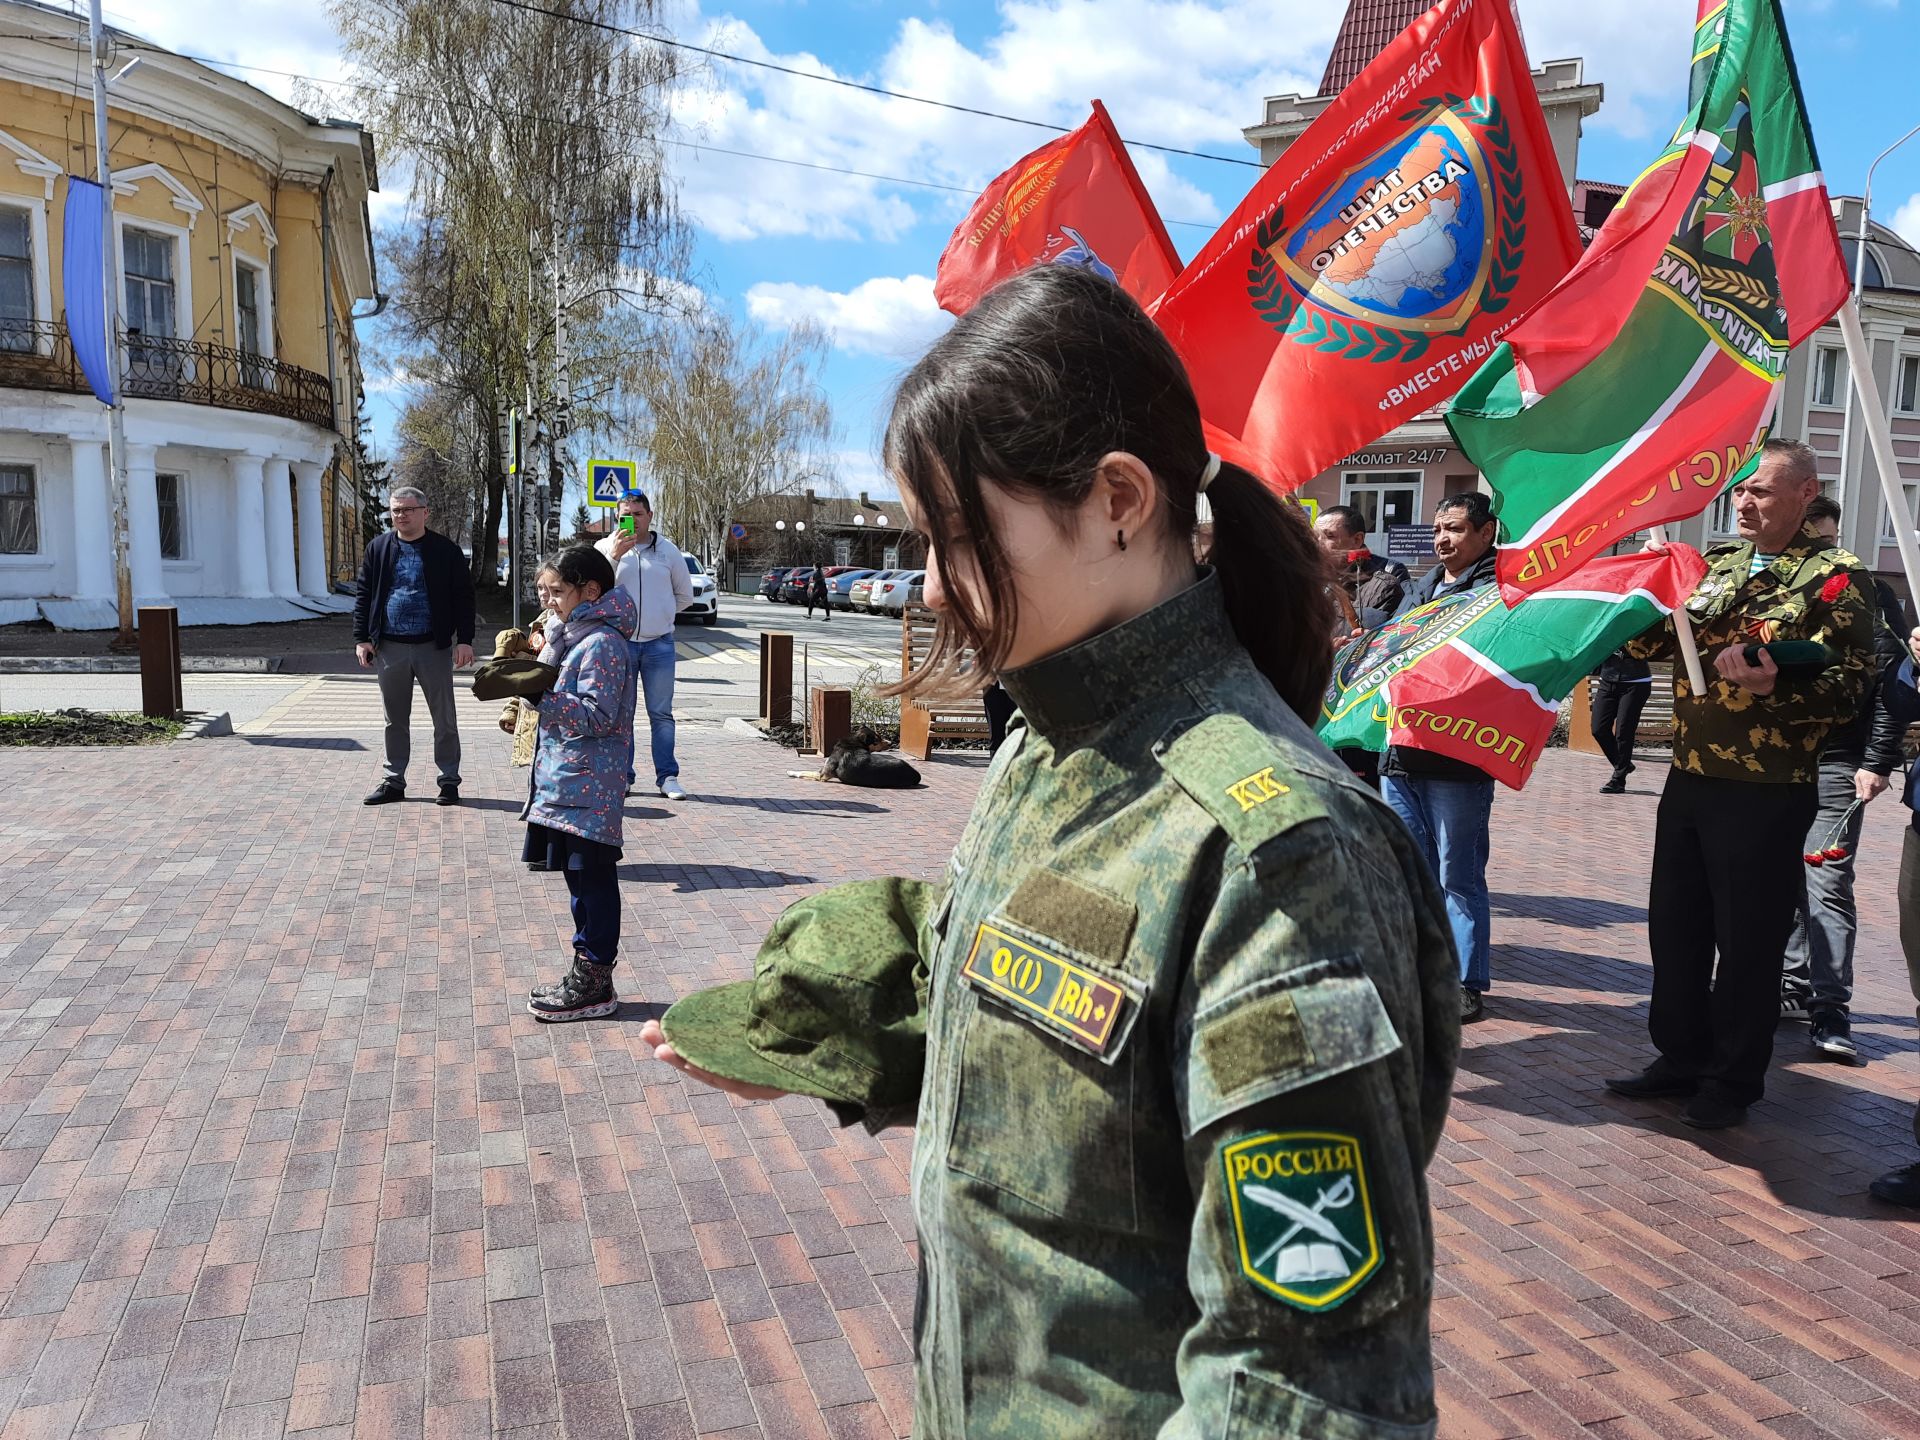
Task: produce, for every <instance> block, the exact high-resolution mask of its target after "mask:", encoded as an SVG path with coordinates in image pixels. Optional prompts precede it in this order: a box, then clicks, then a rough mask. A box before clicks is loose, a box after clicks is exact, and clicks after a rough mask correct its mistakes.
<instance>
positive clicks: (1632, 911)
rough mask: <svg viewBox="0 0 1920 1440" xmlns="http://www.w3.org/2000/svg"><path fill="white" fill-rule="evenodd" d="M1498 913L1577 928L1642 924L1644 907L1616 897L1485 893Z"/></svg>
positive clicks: (1645, 909) (1603, 927)
mask: <svg viewBox="0 0 1920 1440" xmlns="http://www.w3.org/2000/svg"><path fill="white" fill-rule="evenodd" d="M1487 899H1488V900H1490V901H1491V902H1492V904H1493V909H1494V912H1495V913H1496V914H1499V915H1516V916H1521V917H1524V918H1525V919H1528V920H1551V921H1553V923H1554V924H1556V925H1571V926H1573V927H1574V928H1575V929H1577V930H1603V929H1605V928H1606V927H1607V926H1609V925H1644V924H1646V923H1647V907H1646V906H1644V905H1622V904H1621V903H1620V902H1619V901H1617V900H1593V899H1589V898H1587V897H1585V896H1563V895H1502V894H1499V893H1498V892H1496V893H1494V894H1492V895H1489V896H1488V897H1487Z"/></svg>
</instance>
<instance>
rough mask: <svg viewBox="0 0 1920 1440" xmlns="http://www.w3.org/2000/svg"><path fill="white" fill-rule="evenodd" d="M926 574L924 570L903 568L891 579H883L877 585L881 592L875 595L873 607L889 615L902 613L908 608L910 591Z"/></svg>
mask: <svg viewBox="0 0 1920 1440" xmlns="http://www.w3.org/2000/svg"><path fill="white" fill-rule="evenodd" d="M926 576H927V572H926V571H924V570H901V571H899V572H898V573H896V574H895V575H894V577H893V578H892V579H891V580H884V581H882V582H881V583H880V584H879V585H878V586H877V587H875V588H876V589H877V590H878V591H879V593H878V594H877V595H875V596H874V597H873V608H874V609H876V610H878V611H880V612H881V613H883V614H887V615H898V614H900V613H901V612H902V611H904V610H905V609H906V608H907V593H908V591H910V590H911V589H912V588H913V587H914V586H915V585H918V584H919V583H920V582H921V581H923V580H924V579H926Z"/></svg>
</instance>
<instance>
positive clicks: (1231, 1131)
mask: <svg viewBox="0 0 1920 1440" xmlns="http://www.w3.org/2000/svg"><path fill="white" fill-rule="evenodd" d="M886 461H887V466H888V469H889V470H890V471H891V472H892V473H893V474H894V476H895V477H896V478H897V479H898V480H899V482H900V484H901V486H902V487H903V501H904V503H905V506H906V508H907V510H908V512H909V514H910V516H911V518H912V520H913V523H914V525H915V528H916V529H919V530H921V531H922V532H923V533H925V534H926V535H927V536H928V537H929V540H930V542H931V553H930V555H929V557H928V565H927V579H926V597H927V603H928V604H929V605H930V606H932V607H933V608H934V609H936V610H937V611H939V612H940V617H941V622H940V634H939V638H938V640H937V642H936V644H935V647H934V650H933V654H932V656H931V658H930V659H929V660H928V662H927V664H926V666H925V667H924V668H923V669H922V670H921V671H920V672H919V673H917V674H916V675H914V676H913V677H911V679H910V680H909V682H908V688H909V689H911V690H915V691H921V692H925V691H930V690H937V689H939V688H942V687H949V688H951V687H963V688H964V687H969V686H970V687H971V688H975V689H977V688H978V686H979V677H980V676H982V675H983V674H997V675H998V676H999V677H1000V679H1001V682H1002V683H1003V684H1004V685H1005V686H1006V689H1007V692H1008V694H1009V695H1011V696H1012V697H1013V699H1014V700H1015V701H1016V702H1017V704H1018V707H1019V714H1018V715H1017V716H1016V718H1015V720H1014V722H1013V725H1012V728H1011V730H1010V732H1009V734H1008V736H1007V740H1006V743H1005V744H1004V745H1003V746H1002V748H1001V750H1000V752H999V753H998V754H997V755H996V756H995V757H994V760H993V763H992V765H991V766H990V768H989V769H988V771H987V774H986V777H985V779H984V781H983V783H982V785H981V788H980V792H979V797H978V800H977V801H976V803H975V806H974V810H973V817H972V819H971V821H970V823H969V825H968V827H967V830H966V833H965V835H964V836H963V837H962V839H961V841H960V844H959V847H958V848H957V850H956V851H955V853H954V855H953V858H952V860H951V862H950V864H949V866H948V870H947V874H946V878H945V881H944V883H943V884H942V885H939V886H937V887H936V886H925V885H919V884H917V883H916V882H876V881H867V882H856V884H854V885H852V886H844V887H841V888H840V889H839V890H835V891H829V892H827V893H825V894H823V895H818V896H815V897H813V898H811V899H809V900H806V901H802V902H801V903H800V904H799V905H797V906H795V907H793V908H792V909H790V910H789V911H788V912H787V914H786V915H785V916H783V917H782V919H781V921H780V922H779V924H778V926H776V929H775V931H774V934H773V935H772V936H771V937H770V938H769V941H768V943H767V945H766V946H765V947H763V949H762V951H761V955H760V957H759V959H758V960H757V961H756V978H755V980H753V981H751V982H748V983H747V984H746V985H744V986H736V987H727V988H726V989H723V990H719V991H708V992H704V993H703V994H702V995H698V996H693V997H689V998H688V999H687V1000H683V1001H682V1002H680V1004H679V1005H677V1006H675V1007H674V1010H672V1011H670V1012H669V1013H668V1014H667V1016H666V1017H665V1023H664V1026H662V1025H661V1024H660V1023H658V1022H650V1023H649V1025H648V1026H647V1028H646V1029H645V1031H644V1032H643V1038H644V1039H645V1040H647V1041H648V1042H649V1043H651V1044H653V1045H654V1046H655V1047H656V1055H657V1056H658V1058H660V1059H662V1060H664V1061H666V1062H667V1063H669V1064H673V1065H677V1066H679V1067H681V1068H683V1069H688V1070H690V1071H691V1072H692V1073H693V1074H694V1075H695V1076H696V1077H697V1078H699V1079H702V1080H706V1081H708V1082H709V1083H712V1084H715V1085H719V1086H721V1087H722V1088H725V1089H728V1090H730V1091H732V1092H733V1093H735V1094H737V1095H742V1096H749V1097H755V1096H767V1095H772V1094H777V1093H779V1092H781V1091H801V1092H804V1093H808V1094H815V1095H820V1096H823V1097H825V1098H827V1099H829V1100H830V1102H831V1103H832V1104H833V1105H834V1108H835V1110H836V1112H837V1113H838V1114H839V1116H840V1117H841V1118H842V1119H843V1120H846V1121H853V1120H859V1121H861V1122H863V1123H865V1124H866V1125H868V1126H869V1127H872V1128H876V1129H877V1128H879V1127H881V1126H884V1125H887V1124H889V1123H896V1122H900V1121H906V1120H914V1121H916V1123H917V1126H918V1134H917V1137H916V1143H915V1147H914V1158H913V1197H914V1211H915V1218H916V1222H917V1228H918V1239H919V1244H920V1267H921V1273H920V1285H919V1295H918V1304H917V1306H916V1310H917V1314H916V1317H915V1325H914V1330H915V1334H914V1339H915V1347H916V1353H917V1356H918V1367H917V1415H916V1419H915V1433H916V1434H918V1435H920V1436H922V1437H934V1440H946V1437H956V1440H957V1437H960V1436H966V1437H969V1440H979V1437H1009V1440H1011V1437H1018V1440H1063V1437H1086V1440H1094V1437H1099V1440H1150V1437H1158V1440H1198V1437H1201V1436H1205V1437H1209V1440H1212V1437H1219V1436H1249V1437H1251V1436H1261V1437H1272V1436H1314V1437H1328V1436H1337V1437H1356V1436H1392V1437H1412V1436H1425V1435H1430V1434H1431V1433H1432V1429H1433V1425H1434V1418H1435V1417H1434V1402H1433V1374H1432V1364H1431V1354H1430V1349H1429V1340H1428V1324H1427V1316H1428V1302H1429V1299H1430V1297H1431V1293H1432V1283H1433V1243H1432V1230H1431V1225H1430V1222H1429V1217H1428V1211H1427V1192H1426V1180H1425V1172H1426V1167H1427V1162H1428V1160H1429V1159H1430V1158H1431V1156H1432V1153H1433V1149H1434V1146H1435V1145H1436V1144H1437V1143H1438V1140H1439V1136H1440V1127H1441V1123H1442V1120H1443V1119H1444V1117H1445V1114H1446V1109H1447V1100H1448V1094H1449V1090H1450V1085H1451V1081H1452V1076H1453V1070H1454V1063H1455V1059H1456V1056H1457V1052H1458V1047H1459V1013H1458V1012H1459V1004H1458V1000H1457V991H1458V986H1459V979H1458V971H1457V969H1456V968H1455V962H1454V955H1453V947H1452V943H1451V941H1450V939H1449V932H1448V927H1447V921H1446V914H1445V911H1444V909H1443V907H1442V904H1441V899H1440V896H1439V894H1438V892H1437V890H1436V888H1435V885H1434V882H1433V880H1432V877H1431V876H1430V875H1429V874H1428V873H1427V869H1426V866H1425V864H1424V862H1423V861H1422V860H1421V858H1420V855H1419V853H1418V851H1417V850H1416V849H1415V848H1414V845H1413V842H1412V840H1411V838H1410V837H1409V835H1408V834H1407V832H1406V829H1405V827H1404V826H1402V825H1401V824H1400V822H1399V821H1398V820H1397V819H1396V818H1395V817H1394V815H1393V814H1392V812H1391V811H1389V810H1388V809H1387V807H1386V806H1385V805H1384V804H1383V803H1381V801H1380V800H1379V799H1378V797H1376V796H1375V795H1374V794H1373V793H1372V792H1370V791H1369V790H1367V789H1366V787H1365V786H1363V785H1361V784H1360V783H1359V782H1358V781H1356V780H1355V779H1354V778H1353V777H1352V776H1350V775H1349V774H1348V773H1347V771H1346V769H1345V767H1344V766H1342V765H1341V764H1340V763H1339V762H1338V761H1337V760H1335V759H1334V758H1333V756H1332V755H1330V754H1329V753H1328V752H1327V751H1326V750H1325V749H1324V748H1323V747H1322V746H1321V745H1320V744H1319V742H1318V741H1317V740H1316V739H1315V738H1314V735H1313V732H1312V730H1311V729H1310V728H1309V721H1310V720H1311V719H1312V718H1313V717H1314V716H1315V715H1316V714H1317V713H1318V710H1319V707H1320V701H1321V696H1322V693H1323V691H1324V688H1325V685H1326V682H1327V674H1328V668H1329V663H1330V653H1329V646H1328V642H1327V637H1328V635H1329V633H1330V631H1331V629H1332V611H1331V608H1330V605H1329V602H1328V600H1327V598H1326V595H1325V593H1324V588H1323V581H1324V574H1323V570H1322V561H1321V558H1320V555H1319V552H1318V551H1317V549H1316V548H1315V544H1314V541H1313V540H1312V538H1311V537H1310V536H1309V534H1308V532H1307V529H1306V526H1305V524H1304V523H1303V521H1302V520H1301V519H1300V517H1298V516H1297V515H1293V514H1290V513H1288V511H1287V510H1286V509H1285V507H1283V506H1282V505H1281V503H1280V502H1279V501H1278V500H1277V499H1276V498H1275V497H1274V495H1273V493H1272V492H1271V491H1270V490H1268V489H1267V488H1266V487H1265V486H1264V485H1262V483H1261V482H1260V481H1259V480H1258V479H1256V478H1255V477H1254V476H1253V475H1251V474H1249V473H1248V472H1246V471H1245V470H1242V469H1239V468H1238V467H1236V466H1234V465H1230V464H1223V463H1222V462H1221V461H1220V459H1219V458H1218V457H1216V456H1212V455H1209V454H1208V452H1207V447H1206V444H1205V442H1204V440H1203V438H1202V431H1201V425H1200V415H1199V410H1198V407H1197V405H1196V403H1195V400H1194V395H1193V391H1192V388H1191V387H1190V385H1189V383H1188V381H1187V377H1186V375H1185V373H1184V371H1183V370H1182V368H1181V365H1180V362H1179V360H1178V359H1177V358H1176V357H1175V355H1174V352H1173V350H1172V348H1171V347H1170V346H1169V344H1168V343H1167V341H1166V339H1165V337H1164V336H1163V335H1162V334H1161V333H1160V331H1159V330H1158V329H1157V328H1156V327H1155V326H1154V325H1153V323H1152V322H1151V321H1150V320H1149V319H1148V318H1147V317H1146V315H1145V314H1144V313H1143V312H1142V311H1141V310H1140V308H1139V307H1138V306H1137V305H1136V304H1135V303H1134V302H1133V301H1132V300H1131V299H1129V298H1128V297H1127V296H1126V294H1125V293H1124V292H1123V291H1121V290H1120V289H1119V288H1118V287H1116V286H1114V285H1112V284H1110V283H1108V282H1107V281H1105V280H1102V279H1101V278H1100V277H1098V276H1096V275H1093V274H1091V273H1088V272H1085V271H1082V270H1075V269H1072V268H1066V267H1059V266H1039V267H1036V268H1034V269H1032V270H1028V271H1026V272H1024V273H1023V274H1021V275H1018V276H1016V277H1015V278H1013V279H1011V280H1008V281H1007V282H1006V283H1005V284H1003V285H1001V286H1000V287H999V288H997V289H996V290H994V291H993V292H991V293H990V294H988V295H987V296H986V297H985V298H984V299H983V300H982V301H981V302H980V303H979V304H978V305H977V306H976V307H975V308H974V309H973V310H972V311H971V312H969V313H968V314H967V315H966V316H964V317H963V318H962V319H961V320H960V321H959V323H958V324H956V325H955V326H954V328H953V329H952V330H951V331H950V332H949V333H948V334H947V335H946V336H945V337H944V338H942V339H941V340H940V341H938V342H936V344H935V345H934V346H933V348H932V350H931V352H930V353H929V354H928V355H927V356H926V358H925V359H923V360H922V361H921V362H920V364H919V365H918V366H916V367H915V368H914V370H913V371H912V372H911V373H910V374H909V375H908V376H907V378H906V380H905V381H904V383H903V384H902V386H901V389H900V393H899V396H898V398H897V400H896V403H895V406H894V412H893V418H892V421H891V424H890V426H889V429H888V434H887V441H886ZM1202 490H1205V492H1206V494H1207V496H1208V498H1209V500H1210V501H1211V502H1212V507H1213V514H1214V538H1213V546H1212V552H1211V557H1210V558H1211V562H1212V565H1211V568H1210V569H1202V568H1197V567H1196V566H1195V564H1194V561H1193V550H1192V537H1193V532H1194V525H1195V511H1196V498H1197V496H1198V494H1199V493H1200V492H1201V491H1202ZM802 971H805V975H804V977H803V976H801V974H800V972H802ZM730 1007H731V1009H730ZM729 1015H732V1016H733V1017H734V1018H733V1019H731V1020H730V1021H729V1022H728V1023H726V1024H716V1023H715V1022H716V1020H726V1017H728V1016H729ZM729 1025H730V1029H729Z"/></svg>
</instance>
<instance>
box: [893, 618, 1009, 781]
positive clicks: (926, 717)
mask: <svg viewBox="0 0 1920 1440" xmlns="http://www.w3.org/2000/svg"><path fill="white" fill-rule="evenodd" d="M938 623H939V622H938V619H937V617H936V616H935V615H934V613H933V611H931V610H929V609H928V608H927V607H926V606H924V605H919V604H914V603H909V604H908V605H907V607H906V609H905V610H903V611H902V612H901V615H900V678H901V679H902V680H904V679H906V678H907V676H909V675H911V674H912V673H913V672H914V671H915V670H918V669H919V668H920V666H921V665H922V664H924V663H925V661H926V658H927V656H928V655H930V654H932V653H933V636H934V631H935V629H936V627H937V625H938ZM987 738H988V730H987V707H986V705H985V704H984V703H982V701H981V699H980V697H979V696H978V695H973V696H969V697H968V698H966V699H964V700H915V699H913V698H911V697H908V696H902V697H901V699H900V753H901V754H903V755H906V756H908V757H910V758H911V759H914V760H925V759H926V758H927V757H928V756H929V755H930V754H932V753H933V747H934V745H935V743H936V742H938V741H941V740H985V739H987Z"/></svg>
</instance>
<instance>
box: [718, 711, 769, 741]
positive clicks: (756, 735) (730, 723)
mask: <svg viewBox="0 0 1920 1440" xmlns="http://www.w3.org/2000/svg"><path fill="white" fill-rule="evenodd" d="M720 728H721V729H722V730H725V731H726V732H727V733H728V734H730V735H748V736H751V737H752V738H753V739H755V740H764V739H766V738H767V732H766V731H764V730H762V729H761V728H760V727H759V726H758V725H756V724H754V723H753V722H752V721H751V720H744V719H742V718H741V717H740V716H738V715H729V716H727V718H726V719H724V720H722V721H721V722H720Z"/></svg>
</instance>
